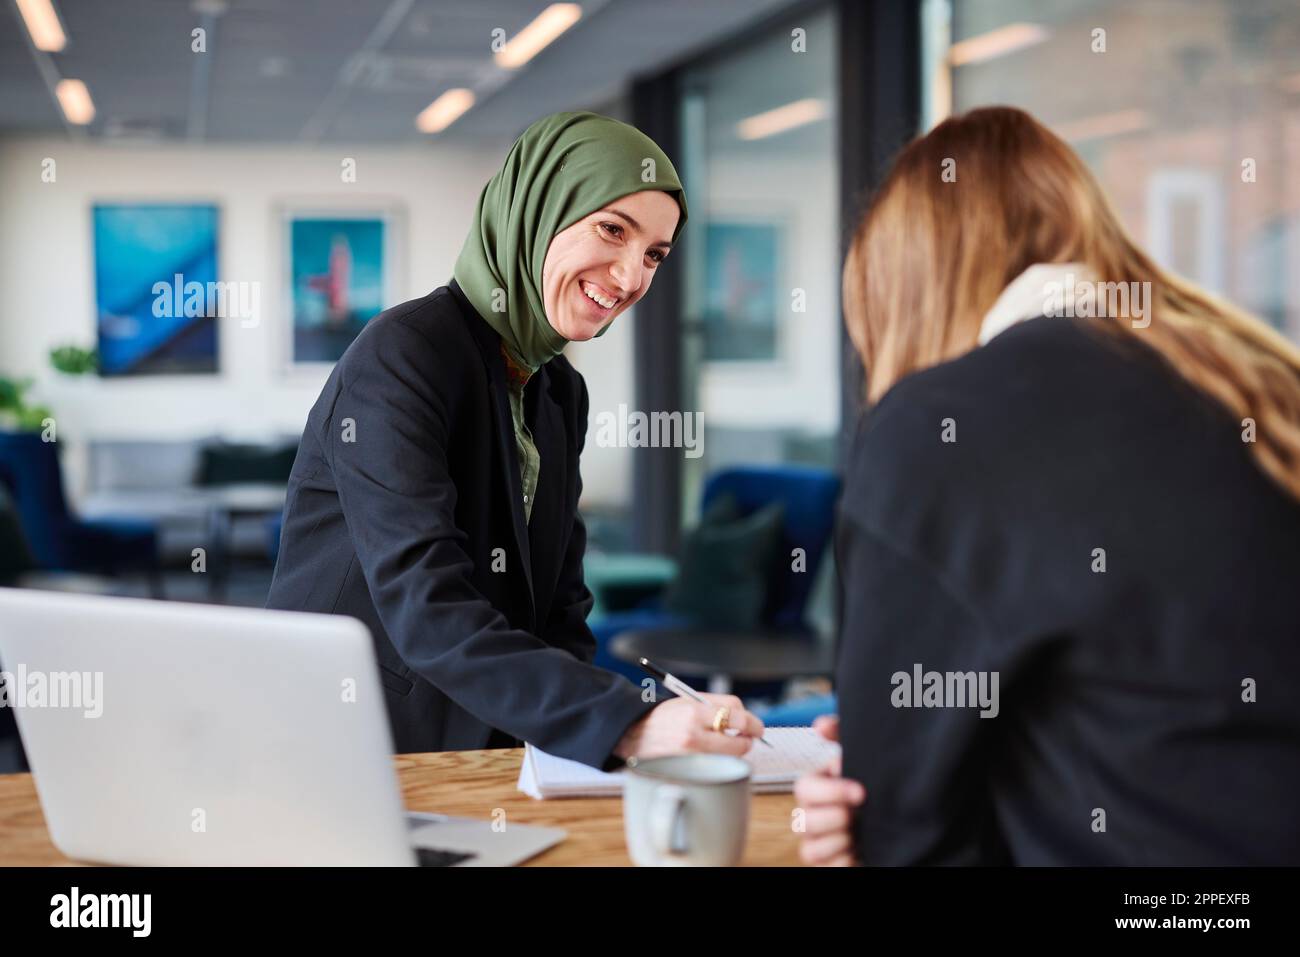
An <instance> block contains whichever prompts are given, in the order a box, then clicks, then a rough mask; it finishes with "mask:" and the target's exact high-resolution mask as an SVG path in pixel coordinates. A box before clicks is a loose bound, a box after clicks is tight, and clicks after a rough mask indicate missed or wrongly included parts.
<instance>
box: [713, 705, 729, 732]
mask: <svg viewBox="0 0 1300 957" xmlns="http://www.w3.org/2000/svg"><path fill="white" fill-rule="evenodd" d="M730 718H731V709H730V708H726V707H723V708H719V709H718V711H717V713H716V714H714V716H713V730H714V731H717V732H718V733H722V732H723V731H726V730H727V728H728V727H729V725H728V724H727V722H728V720H729V719H730Z"/></svg>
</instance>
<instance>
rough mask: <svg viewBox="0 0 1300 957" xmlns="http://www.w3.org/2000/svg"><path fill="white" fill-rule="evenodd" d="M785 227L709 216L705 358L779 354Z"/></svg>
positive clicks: (748, 359) (739, 358)
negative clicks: (779, 290) (716, 218)
mask: <svg viewBox="0 0 1300 957" xmlns="http://www.w3.org/2000/svg"><path fill="white" fill-rule="evenodd" d="M782 233H783V227H782V226H781V225H780V224H778V223H771V222H726V221H712V220H711V221H709V222H708V223H707V224H706V225H705V233H704V246H705V249H704V257H705V259H704V261H705V275H704V315H703V322H704V360H705V361H706V362H737V361H740V362H772V361H775V360H776V359H777V357H778V356H777V353H778V336H779V333H780V330H779V322H778V316H779V315H780V314H781V313H780V312H779V310H782V309H785V310H786V311H788V309H789V304H788V303H786V302H784V301H782V300H781V297H780V294H779V292H778V289H779V285H778V284H779V283H780V274H781V273H780V265H781V264H780V253H781V243H782V238H783V237H782Z"/></svg>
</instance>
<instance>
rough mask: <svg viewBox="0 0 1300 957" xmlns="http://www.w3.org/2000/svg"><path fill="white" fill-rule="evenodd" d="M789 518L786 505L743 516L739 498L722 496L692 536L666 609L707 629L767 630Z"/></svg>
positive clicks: (690, 535)
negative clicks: (770, 597) (771, 591)
mask: <svg viewBox="0 0 1300 957" xmlns="http://www.w3.org/2000/svg"><path fill="white" fill-rule="evenodd" d="M784 519H785V508H784V506H783V505H782V504H781V503H780V502H773V503H772V504H771V505H767V506H765V507H763V508H760V509H758V510H757V511H754V512H752V513H750V514H749V515H744V516H742V515H741V514H740V509H739V507H738V506H737V505H736V501H735V499H734V498H732V497H731V496H730V495H720V496H718V498H716V499H715V500H714V501H713V502H711V503H710V505H709V508H708V509H707V510H706V511H705V513H704V515H703V517H702V518H701V521H700V524H699V526H698V527H696V528H695V529H694V530H692V531H691V532H690V533H688V535H687V536H686V541H685V543H684V545H683V547H682V560H681V567H680V570H679V572H678V574H677V577H676V579H674V580H673V583H672V585H670V586H669V588H668V592H667V594H666V595H665V596H664V609H665V610H666V611H669V612H672V613H673V614H676V615H682V616H685V617H687V618H691V619H693V620H694V621H696V622H697V623H699V624H700V625H701V626H703V627H707V628H718V629H723V630H728V631H744V630H753V629H756V628H761V627H762V626H763V624H764V611H765V609H766V606H767V603H768V594H769V588H770V586H771V582H772V577H773V571H774V569H775V567H776V563H777V561H778V560H779V558H780V554H781V541H782V529H783V525H784Z"/></svg>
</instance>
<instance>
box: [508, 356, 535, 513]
mask: <svg viewBox="0 0 1300 957" xmlns="http://www.w3.org/2000/svg"><path fill="white" fill-rule="evenodd" d="M501 358H503V359H504V360H505V363H506V392H507V393H508V394H509V396H510V420H511V422H512V423H513V424H514V429H515V449H516V451H517V452H518V454H519V484H520V485H521V486H522V487H523V490H524V521H525V522H531V521H532V518H533V498H534V497H535V495H536V493H537V476H538V474H539V473H540V472H541V470H542V457H541V456H540V455H539V454H538V452H537V446H536V445H535V444H533V435H532V433H531V432H529V431H528V426H527V425H526V424H525V423H524V387H525V386H526V385H528V380H529V378H531V376H532V373H531V372H529V371H528V369H526V368H524V367H523V366H521V365H519V364H518V363H517V362H515V361H514V360H513V359H512V358H510V353H509V351H508V350H507V349H506V344H505V341H504V340H502V342H501Z"/></svg>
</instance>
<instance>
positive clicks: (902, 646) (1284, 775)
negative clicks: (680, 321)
mask: <svg viewBox="0 0 1300 957" xmlns="http://www.w3.org/2000/svg"><path fill="white" fill-rule="evenodd" d="M945 173H947V174H948V175H945ZM954 173H955V176H954V175H952V174H954ZM844 303H845V319H846V322H847V325H848V330H849V333H850V336H851V338H852V340H853V343H854V345H855V346H856V348H857V351H858V353H859V354H860V356H861V358H862V361H863V363H864V365H865V367H866V370H867V395H866V399H867V402H868V404H869V406H870V409H869V412H868V414H867V415H866V416H865V417H864V420H863V422H862V424H861V427H860V429H859V432H858V435H857V437H856V442H855V446H854V451H853V454H852V457H851V459H850V463H849V474H848V476H847V478H846V486H845V494H844V500H843V506H842V511H841V515H840V528H839V539H838V552H839V563H840V565H839V567H840V570H841V574H842V579H843V581H844V586H845V587H844V606H843V618H842V628H843V630H842V639H841V649H840V660H839V666H838V675H837V686H838V691H839V707H840V716H839V721H838V724H836V723H835V722H826V723H825V725H824V730H825V731H826V732H827V733H828V734H838V736H839V737H840V739H841V741H842V744H843V748H844V751H843V777H838V776H836V774H835V773H834V772H835V771H836V770H838V769H828V770H827V772H825V773H823V774H821V775H817V776H811V777H808V778H806V779H804V780H803V781H801V782H800V785H799V790H798V798H799V803H800V804H801V805H802V806H803V807H804V808H805V809H806V810H807V824H808V830H807V833H806V836H805V840H804V843H803V856H804V859H805V860H806V861H808V862H809V863H821V864H845V863H851V862H853V861H855V860H856V861H860V862H863V863H869V864H989V863H1014V864H1030V865H1034V864H1078V865H1092V864H1124V865H1147V864H1174V865H1180V864H1191V865H1208V864H1266V863H1278V864H1281V863H1286V864H1296V863H1300V816H1297V814H1296V811H1295V795H1296V794H1297V793H1300V615H1298V614H1297V604H1296V594H1297V588H1296V584H1297V582H1300V352H1297V350H1296V348H1295V347H1293V346H1292V345H1291V344H1289V343H1288V342H1287V341H1286V340H1284V339H1283V338H1282V337H1280V336H1279V335H1277V334H1275V333H1274V332H1273V331H1272V330H1271V329H1269V328H1268V327H1267V326H1265V325H1264V324H1262V323H1261V322H1259V321H1257V320H1256V319H1254V318H1252V317H1251V316H1249V315H1247V314H1245V313H1244V312H1242V311H1241V310H1239V309H1237V308H1235V307H1234V306H1232V305H1229V304H1228V303H1225V302H1222V301H1220V300H1218V299H1216V298H1214V297H1212V296H1210V295H1209V294H1207V293H1205V292H1204V291H1202V290H1200V289H1198V288H1197V287H1195V286H1194V285H1192V284H1191V283H1189V282H1187V281H1186V280H1183V279H1180V278H1178V277H1176V276H1174V275H1171V274H1170V273H1168V272H1166V271H1165V270H1163V269H1161V268H1160V267H1159V266H1157V265H1156V264H1155V263H1154V262H1153V261H1152V259H1151V258H1150V257H1149V256H1148V255H1147V254H1146V253H1144V252H1143V251H1142V250H1141V249H1140V248H1139V247H1138V246H1137V245H1136V244H1135V243H1134V242H1133V240H1132V239H1130V238H1129V237H1128V235H1127V234H1126V233H1125V231H1124V229H1123V228H1122V227H1121V225H1120V223H1119V220H1118V219H1117V218H1116V216H1115V213H1114V212H1113V211H1112V209H1111V207H1110V205H1109V203H1108V202H1107V200H1106V198H1105V196H1104V195H1103V193H1102V191H1101V189H1100V188H1099V186H1098V185H1097V183H1096V181H1095V180H1094V179H1093V177H1092V176H1091V174H1090V173H1089V172H1088V170H1087V168H1086V167H1085V166H1084V164H1083V162H1082V161H1081V160H1080V159H1079V157H1078V156H1077V155H1075V153H1074V152H1072V151H1071V150H1070V148H1069V147H1068V146H1066V145H1065V143H1063V142H1062V141H1061V140H1060V139H1058V138H1057V137H1056V136H1054V135H1053V134H1052V133H1050V132H1049V131H1048V130H1047V129H1046V128H1045V127H1043V126H1042V125H1040V124H1039V123H1037V122H1036V121H1034V120H1033V119H1032V118H1031V117H1030V116H1028V115H1027V114H1025V113H1023V112H1021V111H1019V110H1014V109H1007V108H990V109H980V110H975V111H972V112H970V113H967V114H965V115H962V116H957V117H954V118H952V119H949V120H947V121H946V122H944V123H942V124H941V125H940V126H938V127H936V128H935V129H934V130H933V131H932V132H931V133H929V134H928V135H926V136H924V137H922V138H921V139H919V140H916V141H915V142H913V143H912V144H911V145H910V146H908V147H907V148H906V149H905V150H904V151H903V153H902V154H901V156H900V157H899V158H898V160H897V161H896V163H895V165H894V167H893V169H892V171H891V172H890V173H889V175H888V177H887V178H886V180H885V182H884V184H883V186H882V188H881V189H880V191H879V193H878V195H877V197H876V198H875V200H874V202H873V204H872V205H871V207H870V209H869V210H868V212H867V214H866V216H865V217H864V218H863V220H862V222H861V225H860V226H859V228H858V230H857V232H856V235H855V237H854V240H853V243H852V246H851V249H850V252H849V255H848V259H847V262H846V263H845V268H844ZM864 790H865V793H864ZM864 798H865V800H864Z"/></svg>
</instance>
